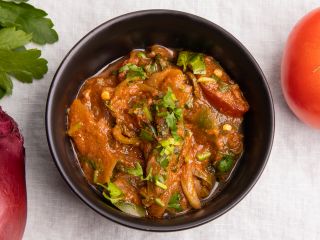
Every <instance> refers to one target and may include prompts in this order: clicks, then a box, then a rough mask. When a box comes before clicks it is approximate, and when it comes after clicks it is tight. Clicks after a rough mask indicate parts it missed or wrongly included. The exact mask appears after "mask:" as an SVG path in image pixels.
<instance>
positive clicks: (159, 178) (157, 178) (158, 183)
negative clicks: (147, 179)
mask: <svg viewBox="0 0 320 240" xmlns="http://www.w3.org/2000/svg"><path fill="white" fill-rule="evenodd" d="M164 182H165V180H164V178H163V176H161V175H156V176H155V177H154V184H155V185H156V186H158V187H159V188H162V189H164V190H166V189H167V188H168V187H167V186H166V185H165V184H164Z"/></svg>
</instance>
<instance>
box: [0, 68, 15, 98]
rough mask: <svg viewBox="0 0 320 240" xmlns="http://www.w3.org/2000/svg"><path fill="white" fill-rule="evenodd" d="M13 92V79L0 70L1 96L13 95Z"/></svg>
mask: <svg viewBox="0 0 320 240" xmlns="http://www.w3.org/2000/svg"><path fill="white" fill-rule="evenodd" d="M11 93H12V81H11V79H10V78H9V76H8V75H7V74H6V73H4V72H0V98H2V97H3V96H4V95H11Z"/></svg>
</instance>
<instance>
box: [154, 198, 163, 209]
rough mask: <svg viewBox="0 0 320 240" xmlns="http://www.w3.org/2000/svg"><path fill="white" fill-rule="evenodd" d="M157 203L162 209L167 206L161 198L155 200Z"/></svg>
mask: <svg viewBox="0 0 320 240" xmlns="http://www.w3.org/2000/svg"><path fill="white" fill-rule="evenodd" d="M154 201H155V203H156V204H158V205H159V206H160V207H164V206H165V204H164V202H162V200H161V199H160V198H156V199H155V200H154Z"/></svg>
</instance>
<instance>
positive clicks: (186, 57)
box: [177, 51, 206, 74]
mask: <svg viewBox="0 0 320 240" xmlns="http://www.w3.org/2000/svg"><path fill="white" fill-rule="evenodd" d="M177 65H178V66H180V67H183V71H186V70H187V67H189V68H190V69H191V70H192V71H193V73H194V74H206V65H205V62H204V58H203V54H201V53H194V52H188V51H181V52H180V53H179V55H178V61H177Z"/></svg>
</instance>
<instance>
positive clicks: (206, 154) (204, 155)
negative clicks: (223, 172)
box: [196, 151, 211, 161]
mask: <svg viewBox="0 0 320 240" xmlns="http://www.w3.org/2000/svg"><path fill="white" fill-rule="evenodd" d="M210 156H211V152H209V151H206V152H204V153H198V154H197V155H196V157H197V159H198V160H199V161H204V160H206V159H208V158H209V157H210Z"/></svg>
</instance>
